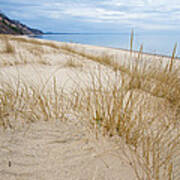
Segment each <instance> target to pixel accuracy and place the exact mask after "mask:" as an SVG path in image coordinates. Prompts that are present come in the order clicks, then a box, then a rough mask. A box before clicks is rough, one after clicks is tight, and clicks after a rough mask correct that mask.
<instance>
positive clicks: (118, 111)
mask: <svg viewBox="0 0 180 180" xmlns="http://www.w3.org/2000/svg"><path fill="white" fill-rule="evenodd" d="M0 52H1V53H0V75H1V76H0V82H1V83H0V103H1V105H0V114H1V115H0V116H1V121H0V125H1V129H0V147H1V148H0V155H1V158H0V179H9V180H15V179H18V180H28V179H31V180H32V179H37V180H41V179H42V180H46V179H47V180H49V179H52V180H60V179H62V180H63V179H67V180H70V179H71V180H85V179H87V180H89V179H92V180H95V179H97V180H100V179H102V180H105V179H110V180H113V179H114V180H120V179H122V180H131V179H132V180H135V179H149V180H150V179H156V180H161V179H178V178H180V172H179V166H180V151H179V148H180V144H179V142H180V131H179V128H180V123H179V120H180V81H179V80H180V79H179V77H180V60H179V59H174V58H172V59H171V58H168V57H158V56H152V55H147V54H138V52H133V53H130V52H127V51H123V50H117V49H110V48H104V47H96V46H89V45H80V44H72V43H71V44H66V43H61V42H52V41H47V40H38V39H32V38H28V37H21V36H4V35H1V36H0Z"/></svg>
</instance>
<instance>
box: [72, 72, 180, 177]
mask: <svg viewBox="0 0 180 180" xmlns="http://www.w3.org/2000/svg"><path fill="white" fill-rule="evenodd" d="M156 70H157V71H158V69H156ZM130 71H131V70H130ZM164 73H165V75H166V73H168V72H164ZM129 74H131V73H129ZM132 74H133V73H132ZM170 75H171V74H169V76H170ZM102 76H106V78H105V79H106V80H107V82H105V81H104V80H103V78H102ZM125 77H126V78H125ZM125 77H123V74H122V73H121V74H120V72H114V75H112V74H111V75H110V74H109V75H108V74H106V72H101V70H100V71H99V72H98V73H97V74H94V73H92V74H91V79H92V87H87V88H86V89H84V88H83V89H81V90H80V89H79V88H78V90H77V91H76V92H75V93H74V99H73V100H72V102H74V103H72V104H73V106H72V107H74V111H76V112H81V113H80V114H81V118H85V119H88V120H89V125H90V127H91V128H93V129H95V131H96V134H97V136H98V134H99V133H102V134H103V135H105V136H110V137H112V136H119V137H120V139H121V142H122V141H123V142H124V146H122V144H123V143H122V144H121V145H120V147H121V150H122V151H123V153H124V155H125V156H126V158H127V159H129V163H130V164H131V166H132V168H133V170H134V172H135V174H136V177H137V179H140V180H142V179H148V180H151V179H156V180H161V179H178V178H179V177H180V176H179V173H180V172H179V160H180V151H179V149H180V124H179V120H180V119H179V115H180V114H179V110H178V109H179V108H180V107H179V99H178V98H179V97H180V86H179V84H178V83H179V82H180V81H178V80H179V79H178V77H176V81H175V82H176V83H174V84H173V85H172V86H174V88H175V89H176V90H175V92H176V93H174V91H173V90H172V86H170V85H169V84H168V82H167V81H166V79H164V82H163V83H164V84H166V90H165V91H164V92H163V93H164V95H166V93H167V96H161V97H159V94H158V93H159V90H161V89H163V86H162V85H161V83H156V82H155V81H154V82H153V81H152V82H149V86H150V85H153V86H156V88H157V91H156V92H157V93H156V94H155V91H154V92H153V93H152V94H153V95H152V94H150V93H148V92H147V91H145V93H146V94H150V96H152V97H153V98H157V100H156V99H155V101H158V100H159V99H161V100H167V102H168V103H169V106H170V107H171V109H172V111H170V112H169V113H171V114H172V116H171V117H170V118H169V119H167V117H166V116H163V113H165V112H163V111H160V112H159V113H162V114H159V117H161V118H163V119H158V117H155V116H154V117H153V118H151V117H149V119H148V121H147V118H145V117H146V116H148V114H146V113H145V112H144V111H145V109H143V105H144V107H146V104H145V103H147V101H145V100H146V98H148V96H144V99H143V96H142V97H141V98H142V99H141V104H142V105H141V106H140V107H138V104H137V103H136V102H137V101H139V97H138V96H134V94H133V90H134V91H135V90H137V87H134V85H132V84H133V83H134V78H133V77H129V78H130V81H129V87H128V88H127V83H125V80H126V79H127V76H125ZM174 78H175V77H174ZM138 81H140V83H144V81H146V79H144V78H141V77H139V79H138ZM147 82H148V81H147ZM147 82H146V83H147ZM152 83H154V84H152ZM172 83H173V82H172ZM104 84H106V85H107V86H106V85H104ZM138 89H140V90H139V92H140V93H141V92H144V87H142V88H141V87H139V88H138ZM150 90H151V89H150ZM150 90H149V91H150ZM172 91H173V92H172ZM168 94H171V98H169V96H168ZM164 102H166V101H164ZM143 103H144V104H143ZM149 103H151V102H149ZM164 106H165V107H166V104H164ZM134 111H136V112H135V113H134ZM165 111H166V109H165ZM150 113H152V114H153V113H154V112H153V111H151V112H150ZM125 149H126V150H127V149H128V151H126V150H125ZM127 152H128V153H127Z"/></svg>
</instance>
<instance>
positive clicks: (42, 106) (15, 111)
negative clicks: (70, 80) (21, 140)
mask: <svg viewBox="0 0 180 180" xmlns="http://www.w3.org/2000/svg"><path fill="white" fill-rule="evenodd" d="M56 84H57V83H56V79H54V81H53V84H52V87H51V88H50V89H48V90H45V86H44V87H43V88H38V87H35V86H29V85H28V84H26V83H25V82H21V81H20V80H18V82H17V83H7V82H1V87H0V102H1V104H0V125H1V126H3V127H4V128H11V129H13V128H16V127H19V126H20V127H21V126H22V125H23V124H26V123H29V122H36V121H39V120H45V121H49V120H51V121H52V120H57V119H60V120H63V117H64V114H65V113H66V111H67V109H68V107H67V106H68V102H67V99H66V97H67V96H66V93H65V92H64V90H63V89H60V90H59V89H57V85H56Z"/></svg>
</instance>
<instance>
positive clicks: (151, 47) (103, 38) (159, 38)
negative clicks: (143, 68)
mask: <svg viewBox="0 0 180 180" xmlns="http://www.w3.org/2000/svg"><path fill="white" fill-rule="evenodd" d="M38 38H41V39H48V40H55V41H62V42H74V43H81V44H90V45H96V46H105V47H114V48H123V49H129V46H130V35H129V34H125V33H124V34H110V33H109V34H103V33H101V34H90V33H79V34H78V33H77V34H75V33H74V34H73V33H72V34H71V33H69V34H66V33H64V34H63V33H62V34H45V35H42V36H38ZM175 43H177V49H176V56H177V57H180V36H178V35H167V34H135V36H134V41H133V49H134V50H139V48H140V45H141V44H143V51H144V52H147V53H153V54H160V55H168V56H170V55H171V54H172V51H173V48H174V45H175Z"/></svg>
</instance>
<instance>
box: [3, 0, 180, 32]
mask: <svg viewBox="0 0 180 180" xmlns="http://www.w3.org/2000/svg"><path fill="white" fill-rule="evenodd" d="M0 9H1V10H2V11H3V12H4V13H5V14H6V15H7V16H9V17H10V18H13V19H17V20H20V21H21V22H23V23H24V24H27V25H29V26H31V27H34V28H39V29H41V30H43V31H44V32H47V31H53V32H116V33H117V32H127V31H129V30H130V29H132V28H134V29H135V31H137V32H138V31H142V32H162V31H163V32H176V33H177V32H179V31H180V0H111V1H110V0H0Z"/></svg>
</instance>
